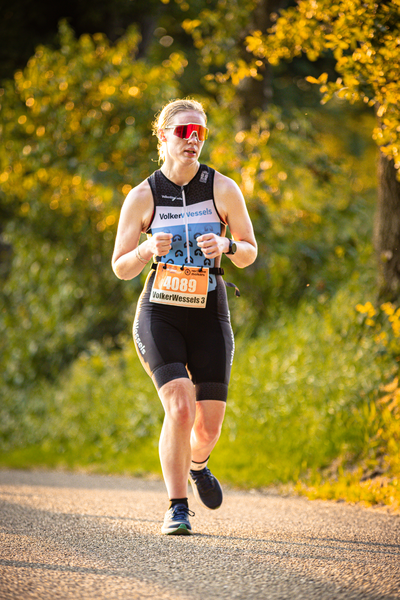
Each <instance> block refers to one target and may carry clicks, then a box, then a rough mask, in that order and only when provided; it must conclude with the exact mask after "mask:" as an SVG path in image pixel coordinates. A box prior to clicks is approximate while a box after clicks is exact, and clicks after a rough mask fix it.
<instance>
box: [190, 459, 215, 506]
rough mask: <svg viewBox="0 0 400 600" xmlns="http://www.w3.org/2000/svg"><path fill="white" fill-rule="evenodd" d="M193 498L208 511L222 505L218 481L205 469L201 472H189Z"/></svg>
mask: <svg viewBox="0 0 400 600" xmlns="http://www.w3.org/2000/svg"><path fill="white" fill-rule="evenodd" d="M189 480H190V483H191V484H192V489H193V493H194V497H195V498H196V500H197V502H198V503H199V504H201V505H202V506H205V507H206V508H209V509H210V510H215V509H216V508H219V507H220V506H221V504H222V489H221V486H220V484H219V481H218V479H217V478H216V477H214V475H213V474H212V473H211V471H210V469H208V468H207V467H205V468H204V469H202V470H201V471H192V470H190V471H189Z"/></svg>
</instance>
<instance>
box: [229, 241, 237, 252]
mask: <svg viewBox="0 0 400 600" xmlns="http://www.w3.org/2000/svg"><path fill="white" fill-rule="evenodd" d="M236 250H237V246H236V244H235V242H231V247H230V254H235V252H236Z"/></svg>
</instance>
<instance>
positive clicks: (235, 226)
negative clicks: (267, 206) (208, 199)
mask: <svg viewBox="0 0 400 600" xmlns="http://www.w3.org/2000/svg"><path fill="white" fill-rule="evenodd" d="M214 198H215V204H216V206H217V209H218V212H219V214H220V216H221V218H222V219H224V221H225V222H226V223H227V224H228V225H229V229H230V232H231V234H232V239H233V240H234V241H235V243H236V248H237V250H236V252H235V254H227V257H228V258H230V260H231V261H232V262H233V263H234V264H235V265H236V266H237V267H240V268H244V267H247V266H249V265H251V264H252V263H253V262H254V261H255V259H256V258H257V242H256V238H255V236H254V231H253V225H252V223H251V220H250V217H249V213H248V211H247V207H246V203H245V200H244V198H243V194H242V192H241V191H240V188H239V186H238V185H237V184H236V183H235V182H234V181H233V180H232V179H230V178H229V177H225V175H222V174H221V173H218V172H217V171H216V172H215V179H214ZM197 243H198V245H199V247H200V248H201V249H202V251H203V254H204V255H205V256H206V257H207V258H210V259H211V258H216V257H217V256H220V255H221V254H226V253H227V252H228V251H229V239H228V238H227V237H220V236H217V235H215V234H205V235H202V236H200V237H199V238H197Z"/></svg>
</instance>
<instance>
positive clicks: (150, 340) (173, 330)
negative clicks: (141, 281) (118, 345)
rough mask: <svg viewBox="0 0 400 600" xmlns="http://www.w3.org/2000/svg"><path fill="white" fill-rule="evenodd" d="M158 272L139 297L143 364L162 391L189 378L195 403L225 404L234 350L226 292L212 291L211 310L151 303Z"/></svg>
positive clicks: (137, 336)
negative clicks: (177, 380)
mask: <svg viewBox="0 0 400 600" xmlns="http://www.w3.org/2000/svg"><path fill="white" fill-rule="evenodd" d="M154 275H155V274H154V271H153V272H150V274H149V276H148V278H147V280H146V284H145V287H144V289H143V292H142V294H141V296H140V299H139V302H138V307H137V311H136V316H135V322H134V325H133V339H134V342H135V346H136V350H137V352H138V355H139V358H140V361H141V363H142V365H143V367H144V368H145V370H146V372H147V373H148V374H149V375H150V377H151V378H152V379H153V382H154V385H155V386H156V388H157V390H159V389H160V388H161V387H162V386H163V385H164V384H165V383H168V382H169V381H172V380H173V379H179V378H181V377H186V378H190V379H191V380H192V381H193V383H194V385H195V389H196V400H221V401H223V402H226V399H227V395H228V383H229V378H230V373H231V365H232V360H233V354H234V349H235V343H234V338H233V332H232V328H231V323H230V315H229V308H228V301H227V295H226V288H225V284H224V282H223V279H222V277H221V276H217V289H216V290H214V291H212V292H209V293H208V298H207V305H206V308H189V307H186V306H170V305H165V304H155V303H153V302H150V301H149V297H150V291H151V286H152V284H153V279H154Z"/></svg>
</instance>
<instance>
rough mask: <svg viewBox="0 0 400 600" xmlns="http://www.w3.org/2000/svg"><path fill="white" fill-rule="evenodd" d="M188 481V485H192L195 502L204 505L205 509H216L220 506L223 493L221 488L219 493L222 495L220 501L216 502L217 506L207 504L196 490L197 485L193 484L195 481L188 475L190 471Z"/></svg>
mask: <svg viewBox="0 0 400 600" xmlns="http://www.w3.org/2000/svg"><path fill="white" fill-rule="evenodd" d="M189 481H190V485H191V486H192V490H193V495H194V497H195V498H196V500H197V503H198V504H200V506H204V508H206V509H207V510H217V509H218V508H219V507H220V506H221V504H222V501H223V499H224V495H223V493H222V489H221V495H222V498H221V503H220V504H218V506H207V504H204V502H203V500H202V499H201V498H200V494H199V492H198V489H197V485H196V484H195V482H194V481H193V479H192V477H191V476H190V473H189ZM218 483H219V482H218ZM220 487H221V486H220Z"/></svg>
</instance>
